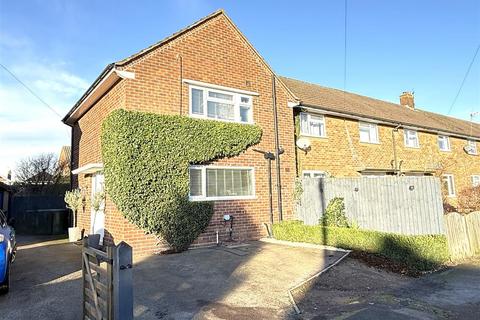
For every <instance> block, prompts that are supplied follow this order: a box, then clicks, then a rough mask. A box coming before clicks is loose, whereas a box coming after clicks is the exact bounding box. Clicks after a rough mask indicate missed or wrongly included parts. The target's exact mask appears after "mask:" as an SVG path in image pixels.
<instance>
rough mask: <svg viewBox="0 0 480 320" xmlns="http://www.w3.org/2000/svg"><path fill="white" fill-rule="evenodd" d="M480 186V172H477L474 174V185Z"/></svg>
mask: <svg viewBox="0 0 480 320" xmlns="http://www.w3.org/2000/svg"><path fill="white" fill-rule="evenodd" d="M478 186H480V174H475V175H473V176H472V187H478Z"/></svg>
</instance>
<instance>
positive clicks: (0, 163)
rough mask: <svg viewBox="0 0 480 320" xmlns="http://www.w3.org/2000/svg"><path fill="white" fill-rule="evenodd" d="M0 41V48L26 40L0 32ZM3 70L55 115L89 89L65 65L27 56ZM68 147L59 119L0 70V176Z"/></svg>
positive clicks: (66, 133) (65, 130)
mask: <svg viewBox="0 0 480 320" xmlns="http://www.w3.org/2000/svg"><path fill="white" fill-rule="evenodd" d="M0 38H3V39H2V41H1V42H0V50H3V49H5V47H7V45H8V46H10V47H11V46H14V45H22V46H29V41H28V40H22V41H21V42H18V43H15V42H14V41H12V39H11V38H12V37H10V39H9V38H8V37H4V34H2V35H1V37H0ZM5 39H7V40H5ZM27 49H32V47H31V46H30V47H28V48H27ZM26 51H29V50H26ZM26 51H23V52H26ZM2 62H3V61H2ZM4 63H5V64H7V62H4ZM7 67H8V68H9V69H10V70H11V71H12V72H13V73H14V74H15V75H16V76H17V77H18V78H20V79H21V80H22V82H24V83H25V84H26V85H27V86H28V87H29V88H30V89H31V90H33V91H34V92H35V93H36V94H37V95H38V96H40V97H41V98H42V100H44V101H45V102H47V103H48V104H49V105H50V106H51V107H52V108H53V109H55V110H56V111H57V112H58V113H59V114H60V115H64V114H66V113H67V111H68V110H69V109H70V107H71V106H72V105H73V104H74V103H75V101H76V100H77V99H78V98H79V97H80V96H81V95H82V94H83V92H84V91H85V90H86V89H87V87H88V85H89V83H88V82H87V81H85V80H84V79H82V78H81V77H79V76H77V75H75V74H73V73H71V72H70V71H69V70H68V65H67V64H65V63H63V62H61V61H49V62H45V61H42V59H41V57H37V56H36V55H34V54H33V52H32V54H28V55H27V56H21V57H20V56H19V57H16V58H13V59H12V58H11V59H10V61H8V65H7ZM69 144H70V128H69V127H67V126H66V125H64V124H63V123H62V122H61V117H60V116H58V115H57V114H55V113H54V112H53V111H51V110H49V109H48V108H47V107H46V106H45V105H44V104H43V103H42V102H41V101H39V100H38V99H37V98H35V97H34V96H33V95H32V94H31V93H30V92H28V90H27V89H25V88H24V87H23V86H22V85H21V84H20V83H18V82H17V81H16V80H14V79H13V78H12V77H11V76H10V75H9V74H8V73H7V72H5V71H4V70H3V69H0V148H1V151H2V156H1V157H0V175H6V173H7V171H8V170H9V169H12V170H14V168H15V165H16V164H17V163H18V161H19V160H21V159H22V158H25V157H29V156H32V155H35V154H39V153H44V152H54V153H57V154H58V153H59V152H60V148H61V147H62V146H63V145H69Z"/></svg>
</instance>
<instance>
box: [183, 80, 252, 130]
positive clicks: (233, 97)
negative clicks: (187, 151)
mask: <svg viewBox="0 0 480 320" xmlns="http://www.w3.org/2000/svg"><path fill="white" fill-rule="evenodd" d="M190 114H191V115H192V116H194V117H199V118H208V119H216V120H221V121H233V122H241V123H252V122H253V118H252V97H251V96H248V95H243V94H239V93H234V92H228V91H223V90H217V89H208V88H202V87H196V86H195V87H194V86H190Z"/></svg>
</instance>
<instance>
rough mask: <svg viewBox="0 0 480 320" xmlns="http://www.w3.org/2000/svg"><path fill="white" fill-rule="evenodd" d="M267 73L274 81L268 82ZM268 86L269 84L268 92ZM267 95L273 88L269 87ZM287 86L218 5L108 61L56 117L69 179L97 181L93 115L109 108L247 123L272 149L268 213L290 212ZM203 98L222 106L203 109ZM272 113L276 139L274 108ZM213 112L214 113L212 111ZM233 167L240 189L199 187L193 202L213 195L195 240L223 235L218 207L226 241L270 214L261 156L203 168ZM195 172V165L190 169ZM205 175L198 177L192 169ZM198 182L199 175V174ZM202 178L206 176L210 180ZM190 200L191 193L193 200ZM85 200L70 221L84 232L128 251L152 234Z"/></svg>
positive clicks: (148, 247) (155, 245) (249, 235)
mask: <svg viewBox="0 0 480 320" xmlns="http://www.w3.org/2000/svg"><path fill="white" fill-rule="evenodd" d="M274 79H275V80H274ZM273 91H274V92H273ZM272 93H273V94H272ZM293 101H295V98H294V96H293V94H292V93H291V92H290V91H289V90H288V88H287V87H286V86H285V85H284V84H283V82H282V81H281V80H279V79H278V78H277V77H276V76H275V74H274V72H273V71H272V70H271V68H270V67H269V66H268V65H267V64H266V62H265V61H264V60H263V59H262V57H261V56H260V55H259V54H258V52H257V51H256V50H255V48H253V46H252V45H251V44H250V43H249V42H248V40H247V39H246V38H245V37H244V36H243V35H242V33H241V32H240V31H239V30H238V29H237V27H236V26H235V25H234V24H233V22H232V21H231V20H230V19H229V18H228V17H227V16H226V15H225V13H224V12H223V11H221V10H220V11H217V12H215V13H213V14H211V15H209V16H207V17H205V18H203V19H201V20H200V21H198V22H196V23H195V24H193V25H191V26H189V27H187V28H186V29H183V30H181V31H179V32H177V33H175V34H173V35H172V36H170V37H168V38H166V39H164V40H162V41H160V42H158V43H156V44H154V45H152V46H150V47H148V48H146V49H144V50H142V51H140V52H138V53H136V54H134V55H132V56H130V57H128V58H126V59H124V60H122V61H118V62H115V63H112V64H110V65H108V66H107V67H106V68H105V69H104V71H103V72H102V73H101V75H100V76H99V77H98V78H97V79H96V80H95V82H94V83H93V84H92V85H91V87H90V88H89V89H88V90H87V92H86V93H85V94H84V95H83V96H82V97H81V98H80V100H79V101H78V102H77V103H76V104H75V105H74V106H73V108H72V109H71V110H70V112H68V114H67V115H66V116H65V118H64V119H63V121H64V123H65V124H67V125H69V126H71V127H72V169H73V170H72V173H73V185H74V186H75V187H80V188H81V190H82V192H83V193H84V195H85V197H86V198H87V199H88V198H89V196H90V195H92V194H94V192H96V191H99V190H102V188H103V181H104V180H103V179H104V178H103V174H102V168H103V165H102V158H101V148H100V147H101V146H100V131H101V124H102V121H103V119H104V118H105V117H106V116H107V115H108V114H109V113H110V112H111V111H112V110H114V109H119V108H123V109H126V110H137V111H146V112H154V113H159V114H176V115H184V116H186V117H188V116H192V117H197V118H205V119H209V118H214V119H216V120H219V121H233V122H238V123H255V124H257V125H258V126H260V127H261V128H262V130H263V135H262V140H261V141H260V143H259V144H258V145H256V146H255V148H256V149H260V150H263V151H271V152H275V150H277V147H278V149H279V148H282V149H283V150H284V153H283V154H282V155H281V156H280V159H281V162H280V166H279V175H280V176H281V190H282V196H281V198H282V200H281V201H278V198H279V195H278V194H279V193H278V190H277V188H276V185H277V181H276V179H275V177H276V176H277V175H276V174H275V172H276V170H277V164H278V161H273V163H272V164H273V168H272V171H273V174H272V179H273V195H274V201H273V203H274V207H273V209H274V212H275V219H278V215H279V211H280V210H279V209H278V208H279V205H278V204H279V203H281V204H282V205H281V208H282V210H281V211H282V212H283V217H284V218H290V217H291V216H292V214H293V213H292V191H293V188H294V179H295V176H296V164H295V143H294V135H293V134H292V132H293V131H294V119H293V115H292V110H291V109H290V108H288V103H289V102H293ZM209 103H211V104H212V105H215V104H217V106H223V107H225V106H227V107H226V108H227V109H228V110H225V109H223V110H220V111H219V108H217V109H215V108H214V111H212V110H208V112H207V110H206V109H207V108H203V105H207V104H209ZM274 108H276V111H277V115H276V116H277V119H278V123H279V126H278V142H276V140H277V139H276V138H277V137H276V130H275V125H274V124H275V122H276V121H275V112H274ZM215 110H216V111H215ZM226 169H230V170H238V172H239V174H241V175H245V177H246V178H247V179H250V182H249V184H250V185H251V186H253V187H252V188H250V190H249V191H248V193H247V194H244V195H242V196H235V197H229V196H218V197H215V196H213V197H212V196H211V195H206V194H200V198H203V199H200V200H214V201H215V205H214V215H213V218H212V219H211V222H210V225H209V227H208V228H207V229H206V231H205V232H204V233H203V234H202V235H201V236H200V237H199V238H198V239H197V241H196V244H208V243H214V242H215V241H216V233H217V231H219V237H220V241H222V240H225V239H226V237H228V233H227V232H226V228H225V225H224V222H223V216H224V214H230V215H233V216H234V217H235V220H234V226H233V237H234V239H255V238H260V237H262V236H264V235H266V229H265V227H264V223H268V222H269V221H270V214H269V182H268V175H267V161H266V160H265V158H264V155H263V154H261V153H259V152H256V151H254V150H253V148H249V149H248V150H247V151H246V152H245V153H243V154H241V155H240V156H237V157H234V158H229V159H220V160H218V161H216V163H214V164H213V165H212V166H211V167H209V170H217V172H218V173H219V174H221V171H222V170H226ZM200 170H202V168H200ZM201 176H203V177H204V176H205V175H201ZM203 179H204V180H203V181H202V183H203V184H206V183H208V181H205V179H210V178H205V177H204V178H203ZM210 182H211V181H210ZM196 200H198V199H196ZM89 203H90V201H85V207H84V208H83V210H81V212H80V213H79V217H78V223H79V227H80V228H81V229H84V230H85V232H86V233H90V232H95V233H100V234H102V235H104V238H105V242H118V241H121V240H124V241H126V242H128V243H129V244H130V245H131V246H132V247H133V248H134V252H135V254H137V255H138V254H148V253H151V252H154V251H156V250H158V249H160V247H161V243H162V241H161V240H160V239H158V238H157V237H155V236H154V235H151V234H146V233H145V232H144V231H142V230H141V229H139V228H137V227H136V226H135V225H133V224H131V223H130V222H128V221H127V220H126V219H125V218H124V217H123V215H122V214H121V213H120V212H119V211H118V210H117V209H116V207H115V204H114V203H112V201H111V199H109V197H108V194H107V196H106V203H105V208H104V210H102V212H100V213H98V212H97V214H96V215H94V214H93V212H92V210H91V208H90V204H89Z"/></svg>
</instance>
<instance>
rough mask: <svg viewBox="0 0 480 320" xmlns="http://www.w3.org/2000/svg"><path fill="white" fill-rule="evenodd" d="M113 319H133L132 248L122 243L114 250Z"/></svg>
mask: <svg viewBox="0 0 480 320" xmlns="http://www.w3.org/2000/svg"><path fill="white" fill-rule="evenodd" d="M113 250H114V251H113V253H114V254H113V283H112V285H113V319H115V320H119V319H122V320H130V319H133V273H132V247H130V246H129V245H128V244H127V243H125V242H123V241H122V242H120V243H119V244H118V245H117V246H116V247H115V248H114V249H113Z"/></svg>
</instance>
